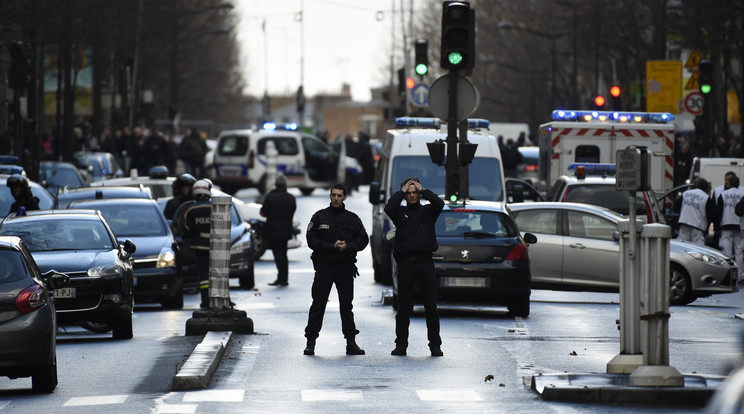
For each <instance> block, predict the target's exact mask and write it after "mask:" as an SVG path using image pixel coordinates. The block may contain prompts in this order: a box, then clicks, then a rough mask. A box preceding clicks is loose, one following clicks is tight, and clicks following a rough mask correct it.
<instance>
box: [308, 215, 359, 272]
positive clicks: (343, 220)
mask: <svg viewBox="0 0 744 414" xmlns="http://www.w3.org/2000/svg"><path fill="white" fill-rule="evenodd" d="M336 240H343V241H345V242H346V249H345V250H344V251H339V250H336V249H334V248H333V245H334V244H335V243H336ZM368 243H369V236H367V231H366V230H364V225H363V224H362V220H360V219H359V216H357V215H356V214H354V213H352V212H351V211H348V210H346V206H344V205H342V206H341V207H338V208H335V207H331V206H329V207H327V208H324V209H323V210H319V211H318V212H316V213H315V214H313V218H312V219H310V224H308V226H307V245H308V246H309V247H310V248H311V249H312V250H313V254H312V256H311V257H312V259H313V262H314V261H316V260H320V261H326V262H352V263H353V262H356V254H357V252H358V251H361V250H364V248H365V247H367V244H368Z"/></svg>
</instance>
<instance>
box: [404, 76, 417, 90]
mask: <svg viewBox="0 0 744 414" xmlns="http://www.w3.org/2000/svg"><path fill="white" fill-rule="evenodd" d="M414 86H416V81H414V80H413V78H406V88H408V89H413V87H414Z"/></svg>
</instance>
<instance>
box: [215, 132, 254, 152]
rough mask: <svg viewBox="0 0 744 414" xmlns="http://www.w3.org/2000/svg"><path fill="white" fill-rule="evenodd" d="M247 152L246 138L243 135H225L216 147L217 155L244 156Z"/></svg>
mask: <svg viewBox="0 0 744 414" xmlns="http://www.w3.org/2000/svg"><path fill="white" fill-rule="evenodd" d="M247 152H248V137H247V136H245V135H225V136H223V137H222V138H220V143H219V145H218V147H217V153H218V154H219V155H225V156H231V155H245V154H246V153H247Z"/></svg>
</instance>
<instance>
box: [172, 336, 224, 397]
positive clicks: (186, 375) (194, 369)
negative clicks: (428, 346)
mask: <svg viewBox="0 0 744 414" xmlns="http://www.w3.org/2000/svg"><path fill="white" fill-rule="evenodd" d="M231 340H232V332H209V333H208V334H206V335H205V336H204V339H203V340H202V341H201V342H200V343H199V345H197V346H196V348H194V351H193V352H192V353H191V355H190V356H189V359H187V360H186V362H185V363H184V364H183V365H182V366H181V368H180V369H179V370H178V373H177V374H176V376H175V377H174V378H173V386H172V388H173V390H174V391H189V390H198V389H204V388H207V385H209V381H211V380H212V376H213V375H214V373H215V371H217V367H218V366H219V365H220V361H222V356H223V355H224V354H225V349H226V348H227V346H228V345H229V343H230V341H231Z"/></svg>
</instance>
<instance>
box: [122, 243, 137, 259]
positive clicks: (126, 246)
mask: <svg viewBox="0 0 744 414" xmlns="http://www.w3.org/2000/svg"><path fill="white" fill-rule="evenodd" d="M121 246H122V248H124V251H125V252H126V253H127V256H131V255H132V254H133V253H134V252H135V251H137V246H136V245H135V244H134V242H132V241H131V240H129V239H126V240H125V241H124V243H122V244H121Z"/></svg>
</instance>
